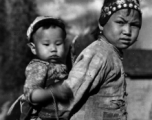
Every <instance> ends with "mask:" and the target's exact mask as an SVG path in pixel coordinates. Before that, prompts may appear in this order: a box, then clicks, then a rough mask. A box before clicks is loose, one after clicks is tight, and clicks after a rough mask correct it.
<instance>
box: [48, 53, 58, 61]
mask: <svg viewBox="0 0 152 120" xmlns="http://www.w3.org/2000/svg"><path fill="white" fill-rule="evenodd" d="M49 61H50V62H53V63H54V62H55V63H56V62H59V57H58V56H57V55H53V56H51V57H49Z"/></svg>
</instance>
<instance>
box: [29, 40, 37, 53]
mask: <svg viewBox="0 0 152 120" xmlns="http://www.w3.org/2000/svg"><path fill="white" fill-rule="evenodd" d="M27 46H28V47H29V48H30V49H31V52H32V53H33V54H34V55H36V49H35V44H34V43H32V42H30V43H27Z"/></svg>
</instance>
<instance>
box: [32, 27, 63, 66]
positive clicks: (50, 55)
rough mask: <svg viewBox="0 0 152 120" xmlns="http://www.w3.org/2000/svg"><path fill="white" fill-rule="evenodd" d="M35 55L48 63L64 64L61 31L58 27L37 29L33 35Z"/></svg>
mask: <svg viewBox="0 0 152 120" xmlns="http://www.w3.org/2000/svg"><path fill="white" fill-rule="evenodd" d="M33 38H34V45H35V55H37V56H38V57H39V58H40V59H42V60H45V61H49V62H54V63H56V62H65V61H64V60H65V43H64V39H63V31H62V29H61V28H59V27H55V28H53V27H50V28H48V29H44V28H42V27H41V28H39V29H38V30H37V31H36V33H35V34H34V35H33Z"/></svg>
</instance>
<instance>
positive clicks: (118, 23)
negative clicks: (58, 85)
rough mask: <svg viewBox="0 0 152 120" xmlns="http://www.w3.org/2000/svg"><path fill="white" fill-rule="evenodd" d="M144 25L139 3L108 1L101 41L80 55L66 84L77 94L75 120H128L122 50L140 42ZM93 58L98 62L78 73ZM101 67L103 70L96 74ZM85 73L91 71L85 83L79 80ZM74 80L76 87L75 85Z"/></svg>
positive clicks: (71, 109)
mask: <svg viewBox="0 0 152 120" xmlns="http://www.w3.org/2000/svg"><path fill="white" fill-rule="evenodd" d="M141 24H142V14H141V11H140V5H139V1H138V0H105V2H104V4H103V7H102V11H101V15H100V19H99V35H98V39H97V40H96V41H94V42H93V43H91V44H90V45H89V46H88V47H86V48H85V49H84V50H83V51H82V52H81V53H80V55H79V56H78V57H77V59H76V61H75V63H74V66H73V68H74V69H72V71H71V72H70V73H69V79H68V80H66V81H65V82H66V83H69V86H70V87H71V89H72V91H73V93H74V100H73V102H72V103H71V104H70V106H69V109H68V110H69V112H71V113H72V114H71V117H72V118H71V120H126V119H127V111H126V105H127V104H126V97H127V93H126V81H125V72H124V68H123V65H122V60H123V53H122V50H124V49H127V48H128V47H129V46H131V45H132V44H133V43H134V42H135V41H136V40H137V37H138V35H139V31H140V28H141ZM93 57H94V58H96V59H93V60H91V61H90V64H89V66H90V67H89V66H84V65H83V64H81V66H79V68H77V69H76V67H75V65H77V64H79V62H80V61H81V62H82V63H84V64H85V62H86V61H88V60H89V59H92V58H93ZM99 61H100V62H99ZM99 67H100V70H99V71H97V72H95V70H96V69H98V68H99ZM82 69H84V70H85V69H88V71H87V73H86V74H85V75H84V79H83V81H82V80H81V79H79V72H80V73H81V74H83V71H82ZM78 71H79V72H78ZM84 72H85V71H84ZM73 76H75V83H73V84H71V83H72V82H71V79H72V78H73ZM90 77H91V78H92V79H90ZM70 78H71V79H70ZM77 86H79V87H78V89H76V88H77Z"/></svg>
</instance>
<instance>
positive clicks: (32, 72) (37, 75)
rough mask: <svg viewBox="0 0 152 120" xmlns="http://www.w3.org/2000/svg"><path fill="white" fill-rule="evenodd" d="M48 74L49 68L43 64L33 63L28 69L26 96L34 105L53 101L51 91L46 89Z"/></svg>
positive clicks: (25, 87) (25, 86)
mask: <svg viewBox="0 0 152 120" xmlns="http://www.w3.org/2000/svg"><path fill="white" fill-rule="evenodd" d="M46 74H47V66H46V64H44V63H41V62H32V63H31V64H29V65H28V66H27V68H26V81H25V85H24V95H25V99H26V100H27V101H28V102H30V103H31V104H33V105H37V104H41V103H45V102H47V101H49V102H51V101H53V99H52V95H51V94H50V91H49V90H47V89H44V83H45V78H46Z"/></svg>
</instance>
